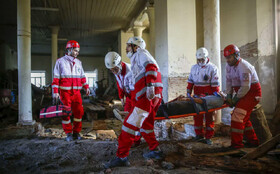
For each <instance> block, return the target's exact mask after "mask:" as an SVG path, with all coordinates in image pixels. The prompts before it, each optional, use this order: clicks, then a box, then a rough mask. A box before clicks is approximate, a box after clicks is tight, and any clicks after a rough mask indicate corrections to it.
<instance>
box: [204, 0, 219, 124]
mask: <svg viewBox="0 0 280 174" xmlns="http://www.w3.org/2000/svg"><path fill="white" fill-rule="evenodd" d="M203 23H204V47H205V48H207V50H208V51H209V58H210V61H211V62H212V63H214V64H215V65H216V66H217V67H218V70H219V77H220V85H221V89H222V83H221V77H222V76H221V69H222V67H221V50H220V48H221V43H220V1H219V0H204V1H203ZM215 122H216V123H220V122H221V111H217V112H216V114H215Z"/></svg>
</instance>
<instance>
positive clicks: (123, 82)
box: [105, 51, 132, 112]
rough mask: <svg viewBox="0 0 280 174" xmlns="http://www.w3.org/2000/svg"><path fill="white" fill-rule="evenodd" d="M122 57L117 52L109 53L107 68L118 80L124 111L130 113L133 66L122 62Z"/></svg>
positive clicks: (106, 62)
mask: <svg viewBox="0 0 280 174" xmlns="http://www.w3.org/2000/svg"><path fill="white" fill-rule="evenodd" d="M121 59H122V58H121V56H120V55H119V54H118V53H116V52H113V51H112V52H108V53H107V54H106V56H105V66H106V67H107V68H108V69H110V70H111V71H112V73H113V74H114V75H115V77H116V80H117V86H118V93H119V98H120V100H121V102H122V105H123V106H124V111H128V112H130V110H131V108H132V101H131V96H130V88H129V83H130V82H131V80H130V79H131V70H130V68H131V65H130V64H128V63H125V62H122V61H121Z"/></svg>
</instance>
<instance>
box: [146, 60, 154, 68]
mask: <svg viewBox="0 0 280 174" xmlns="http://www.w3.org/2000/svg"><path fill="white" fill-rule="evenodd" d="M148 64H155V63H154V62H152V61H147V62H144V67H146V66H147V65H148Z"/></svg>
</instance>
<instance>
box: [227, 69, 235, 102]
mask: <svg viewBox="0 0 280 174" xmlns="http://www.w3.org/2000/svg"><path fill="white" fill-rule="evenodd" d="M232 93H233V89H232V78H231V76H230V66H229V65H226V94H227V96H226V103H227V104H228V105H229V106H230V107H233V104H232Z"/></svg>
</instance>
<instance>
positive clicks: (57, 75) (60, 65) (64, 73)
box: [52, 55, 89, 93]
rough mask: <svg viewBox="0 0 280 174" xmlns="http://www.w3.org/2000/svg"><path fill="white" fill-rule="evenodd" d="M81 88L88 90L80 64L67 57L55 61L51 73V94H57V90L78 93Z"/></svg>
mask: <svg viewBox="0 0 280 174" xmlns="http://www.w3.org/2000/svg"><path fill="white" fill-rule="evenodd" d="M82 87H84V88H85V89H87V88H89V86H88V84H87V83H86V76H85V73H84V70H83V67H82V62H81V61H80V60H79V59H77V58H74V57H72V56H68V55H65V56H63V57H61V58H59V59H57V60H56V63H55V67H54V71H53V82H52V90H53V93H58V89H60V90H73V91H80V90H81V89H82Z"/></svg>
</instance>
